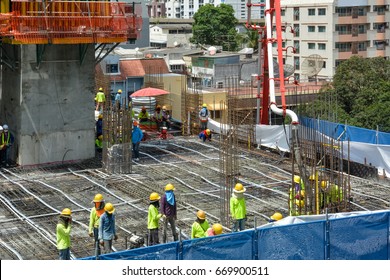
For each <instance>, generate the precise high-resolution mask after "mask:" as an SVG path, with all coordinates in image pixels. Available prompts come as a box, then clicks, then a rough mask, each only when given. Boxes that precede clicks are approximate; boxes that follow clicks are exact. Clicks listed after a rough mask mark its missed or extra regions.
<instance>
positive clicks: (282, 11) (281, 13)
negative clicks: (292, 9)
mask: <svg viewBox="0 0 390 280" xmlns="http://www.w3.org/2000/svg"><path fill="white" fill-rule="evenodd" d="M280 15H281V16H282V17H284V16H285V15H286V10H285V9H281V10H280Z"/></svg>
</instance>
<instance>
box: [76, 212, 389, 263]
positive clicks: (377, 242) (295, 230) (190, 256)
mask: <svg viewBox="0 0 390 280" xmlns="http://www.w3.org/2000/svg"><path fill="white" fill-rule="evenodd" d="M367 213H368V214H367ZM340 215H341V216H340ZM288 218H292V217H287V218H285V219H283V220H285V221H288ZM294 219H300V220H302V221H301V222H299V223H296V222H294V223H291V224H283V220H281V221H279V222H281V223H279V222H277V223H274V224H269V225H265V226H262V227H258V228H255V229H251V230H245V231H242V232H235V233H227V234H222V235H218V236H213V237H206V238H200V239H191V240H184V241H181V242H180V241H176V242H171V243H166V244H160V245H155V246H150V247H144V248H138V249H133V250H128V251H122V252H115V253H111V254H106V255H102V256H100V259H101V260H253V259H255V260H256V259H259V260H343V259H345V260H389V259H390V243H389V240H390V211H385V210H384V211H378V212H366V213H365V212H363V213H342V214H332V215H329V217H328V218H326V216H325V215H318V216H316V215H313V216H302V217H294ZM93 259H95V257H89V258H83V260H93Z"/></svg>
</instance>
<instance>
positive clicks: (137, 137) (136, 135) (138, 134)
mask: <svg viewBox="0 0 390 280" xmlns="http://www.w3.org/2000/svg"><path fill="white" fill-rule="evenodd" d="M143 137H144V134H143V132H142V130H141V129H140V128H139V127H138V126H134V128H133V133H132V134H131V141H132V142H133V144H136V143H138V142H141V140H142V138H143Z"/></svg>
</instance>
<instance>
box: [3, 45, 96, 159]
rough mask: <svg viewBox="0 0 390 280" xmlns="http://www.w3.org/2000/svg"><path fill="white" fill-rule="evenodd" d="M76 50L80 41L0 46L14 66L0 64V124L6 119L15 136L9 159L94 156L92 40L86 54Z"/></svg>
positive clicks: (93, 55) (93, 60) (93, 58)
mask: <svg viewBox="0 0 390 280" xmlns="http://www.w3.org/2000/svg"><path fill="white" fill-rule="evenodd" d="M41 47H43V46H41ZM83 47H86V45H84V46H83ZM81 50H82V48H80V47H79V45H45V46H44V51H42V52H40V51H38V48H37V45H8V44H4V45H3V54H4V53H6V54H7V56H8V57H9V58H10V60H11V61H14V62H15V65H16V67H15V69H11V68H9V67H6V66H4V65H3V66H2V94H1V99H0V124H4V123H7V124H8V126H9V128H10V131H11V132H12V133H13V134H14V136H15V144H14V146H13V149H12V150H13V151H12V154H11V159H12V160H13V161H15V162H16V163H17V164H19V165H22V166H24V165H35V164H42V163H53V162H65V161H74V160H82V159H87V158H91V157H93V156H94V154H95V147H94V140H95V138H94V135H95V130H94V129H95V119H94V96H95V81H94V69H95V52H94V45H93V44H91V45H88V48H87V50H86V52H85V54H82V53H83V51H81ZM3 57H4V56H3ZM37 57H40V58H39V60H38V61H37Z"/></svg>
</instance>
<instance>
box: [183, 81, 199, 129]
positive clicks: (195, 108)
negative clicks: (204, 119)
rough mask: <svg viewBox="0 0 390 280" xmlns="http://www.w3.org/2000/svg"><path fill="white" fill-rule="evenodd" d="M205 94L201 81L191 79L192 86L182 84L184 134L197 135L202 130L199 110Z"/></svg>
mask: <svg viewBox="0 0 390 280" xmlns="http://www.w3.org/2000/svg"><path fill="white" fill-rule="evenodd" d="M202 104H203V94H202V85H201V84H200V83H197V82H194V81H193V80H191V81H190V86H189V87H188V88H187V86H186V85H182V91H181V120H182V134H183V135H194V134H195V135H197V134H198V133H199V132H200V131H199V130H200V125H199V123H200V121H199V110H200V108H202Z"/></svg>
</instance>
